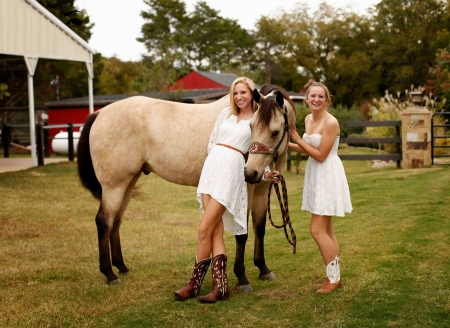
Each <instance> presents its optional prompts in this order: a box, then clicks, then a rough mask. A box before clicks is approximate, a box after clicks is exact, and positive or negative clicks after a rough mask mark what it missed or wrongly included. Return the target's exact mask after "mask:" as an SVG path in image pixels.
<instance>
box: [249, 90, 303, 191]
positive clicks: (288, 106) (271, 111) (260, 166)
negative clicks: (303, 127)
mask: <svg viewBox="0 0 450 328" xmlns="http://www.w3.org/2000/svg"><path fill="white" fill-rule="evenodd" d="M253 100H254V101H256V102H257V103H258V104H259V107H258V110H257V111H256V112H255V115H254V116H253V119H252V120H251V122H250V127H251V131H252V135H251V145H250V149H249V156H248V160H247V163H246V165H245V171H244V174H245V181H247V182H248V183H258V182H260V181H261V178H262V175H263V173H264V168H265V167H266V166H267V165H268V164H273V163H275V165H276V168H277V170H278V171H281V170H282V169H283V167H284V164H285V163H286V159H287V150H288V142H289V127H290V126H293V125H295V107H294V104H293V103H292V101H291V100H290V98H289V96H288V94H287V93H286V92H285V91H284V90H281V89H280V88H278V87H276V86H271V85H263V86H262V87H261V89H260V91H258V90H256V89H255V90H253Z"/></svg>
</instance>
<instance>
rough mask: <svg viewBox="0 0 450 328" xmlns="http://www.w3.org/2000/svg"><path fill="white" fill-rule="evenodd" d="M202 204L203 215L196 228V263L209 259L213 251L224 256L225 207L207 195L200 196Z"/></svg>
mask: <svg viewBox="0 0 450 328" xmlns="http://www.w3.org/2000/svg"><path fill="white" fill-rule="evenodd" d="M202 203H203V208H204V213H203V216H202V220H201V222H200V226H199V228H198V248H197V260H198V261H200V260H202V259H205V258H209V257H210V255H211V253H212V252H213V249H214V254H225V244H224V242H223V222H222V215H223V213H225V206H223V205H222V204H220V203H219V202H218V201H217V200H215V199H214V198H212V197H211V196H209V195H202ZM220 252H222V253H220ZM214 254H213V255H214Z"/></svg>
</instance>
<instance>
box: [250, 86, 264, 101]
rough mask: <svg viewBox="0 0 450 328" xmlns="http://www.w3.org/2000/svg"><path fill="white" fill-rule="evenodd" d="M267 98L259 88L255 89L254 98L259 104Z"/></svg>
mask: <svg viewBox="0 0 450 328" xmlns="http://www.w3.org/2000/svg"><path fill="white" fill-rule="evenodd" d="M264 99H265V97H264V96H263V95H262V94H260V93H259V91H258V90H256V89H253V100H254V101H256V102H257V103H258V104H260V103H262V101H263V100H264Z"/></svg>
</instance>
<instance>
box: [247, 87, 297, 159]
mask: <svg viewBox="0 0 450 328" xmlns="http://www.w3.org/2000/svg"><path fill="white" fill-rule="evenodd" d="M272 97H273V96H272ZM283 116H284V130H283V136H282V137H281V139H280V141H279V142H278V145H276V147H275V148H269V147H267V146H266V145H264V144H262V143H259V142H257V141H253V142H252V143H251V144H250V148H249V150H248V151H249V153H250V154H272V156H273V161H272V164H275V162H276V161H277V159H278V149H279V148H280V146H281V144H282V142H283V140H284V137H285V136H286V134H287V132H288V130H289V123H288V117H287V108H286V105H284V114H283Z"/></svg>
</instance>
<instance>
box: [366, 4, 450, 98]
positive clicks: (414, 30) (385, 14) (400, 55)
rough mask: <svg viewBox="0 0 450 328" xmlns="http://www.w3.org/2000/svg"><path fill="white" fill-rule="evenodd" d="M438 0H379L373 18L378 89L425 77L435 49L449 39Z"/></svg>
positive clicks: (394, 87)
mask: <svg viewBox="0 0 450 328" xmlns="http://www.w3.org/2000/svg"><path fill="white" fill-rule="evenodd" d="M448 10H449V9H448V4H446V3H445V2H444V1H441V0H427V1H422V0H382V1H381V2H380V3H379V4H378V5H377V6H376V15H375V16H374V18H373V25H374V34H375V36H374V40H375V43H376V47H375V51H374V55H373V62H374V63H375V64H376V65H377V66H378V67H379V70H380V74H381V80H380V83H379V90H378V91H379V92H380V93H381V92H384V90H387V89H389V90H392V91H394V92H396V91H399V90H405V89H408V88H409V86H410V85H411V84H414V85H423V84H424V83H425V81H426V80H427V75H428V71H429V70H430V68H431V66H432V63H433V61H434V58H435V54H436V52H437V50H438V49H439V48H441V47H443V46H446V45H448V44H449V42H450V38H449V34H448V28H449V26H448V24H446V22H445V20H444V17H445V12H446V11H448Z"/></svg>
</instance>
